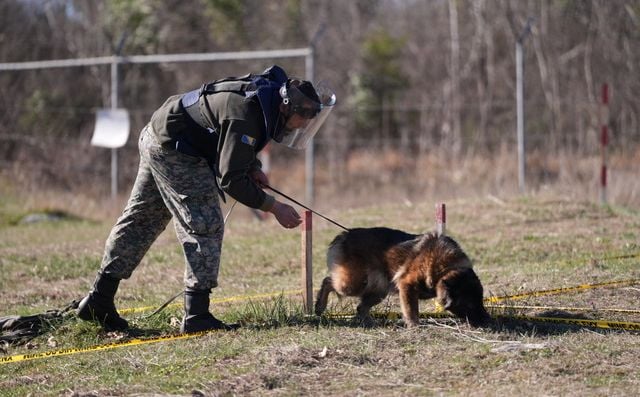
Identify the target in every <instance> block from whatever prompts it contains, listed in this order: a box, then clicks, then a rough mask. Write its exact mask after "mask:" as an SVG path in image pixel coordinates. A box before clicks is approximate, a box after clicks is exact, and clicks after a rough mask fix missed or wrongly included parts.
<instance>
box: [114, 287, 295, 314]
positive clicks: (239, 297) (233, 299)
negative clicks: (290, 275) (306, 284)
mask: <svg viewBox="0 0 640 397" xmlns="http://www.w3.org/2000/svg"><path fill="white" fill-rule="evenodd" d="M299 293H302V290H288V291H280V292H269V293H265V294H255V295H237V296H231V297H228V298H218V299H212V300H211V303H229V302H237V301H245V300H249V299H265V298H272V297H274V296H279V295H295V294H299ZM174 306H182V303H172V304H170V305H167V307H174ZM155 309H157V307H156V306H144V307H132V308H130V309H121V310H118V313H119V314H132V313H144V312H148V311H150V310H155Z"/></svg>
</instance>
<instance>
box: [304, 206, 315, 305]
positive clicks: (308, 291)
mask: <svg viewBox="0 0 640 397" xmlns="http://www.w3.org/2000/svg"><path fill="white" fill-rule="evenodd" d="M311 216H312V213H311V211H308V210H307V211H305V212H304V216H303V218H302V300H303V303H304V310H305V312H306V313H307V314H311V313H312V310H313V259H312V256H313V255H312V247H313V244H312V239H311V234H312V230H313V228H312V217H311Z"/></svg>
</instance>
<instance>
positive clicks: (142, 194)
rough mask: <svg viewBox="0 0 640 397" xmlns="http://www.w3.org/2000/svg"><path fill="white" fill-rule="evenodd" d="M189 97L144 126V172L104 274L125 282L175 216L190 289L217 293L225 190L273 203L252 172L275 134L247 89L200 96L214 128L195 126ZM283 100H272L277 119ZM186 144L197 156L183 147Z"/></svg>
mask: <svg viewBox="0 0 640 397" xmlns="http://www.w3.org/2000/svg"><path fill="white" fill-rule="evenodd" d="M282 73H284V72H282ZM275 94H277V92H275ZM183 98H184V95H174V96H171V97H169V98H168V99H167V100H166V101H165V103H164V104H163V105H162V106H160V107H159V108H158V109H157V110H156V111H155V112H154V114H153V116H152V117H151V120H150V122H149V124H148V125H147V126H146V127H145V128H144V129H143V130H142V133H141V135H140V141H139V149H140V166H139V170H138V175H137V177H136V181H135V184H134V186H133V190H132V192H131V196H130V198H129V202H128V203H127V206H126V208H125V210H124V212H123V214H122V216H121V217H120V219H118V221H117V223H116V225H115V226H114V227H113V229H112V231H111V234H110V235H109V238H108V240H107V243H106V247H105V255H104V258H103V260H102V266H101V273H103V274H105V275H108V276H111V277H112V278H114V279H118V280H120V279H124V278H129V277H130V276H131V274H132V272H133V271H134V270H135V268H136V267H137V266H138V264H139V263H140V261H141V260H142V257H143V256H144V255H145V253H146V252H147V251H148V250H149V248H150V247H151V245H152V244H153V242H154V241H155V239H156V238H157V237H158V235H159V234H160V233H161V232H162V231H163V230H164V229H165V227H166V226H167V224H168V223H169V220H171V218H173V223H174V227H175V230H176V235H177V236H178V240H179V241H180V243H181V244H182V249H183V251H184V255H185V260H186V263H187V266H186V270H185V276H184V283H185V287H187V288H191V289H194V290H210V289H211V288H215V287H216V286H217V285H218V281H217V279H218V269H219V265H220V253H221V246H222V238H223V232H224V224H223V219H222V214H221V210H220V204H219V201H218V200H219V195H218V194H219V193H220V194H222V195H224V193H226V194H228V195H230V196H231V197H232V198H234V199H236V200H238V201H239V202H240V203H242V204H244V205H246V206H248V207H251V208H256V209H260V210H263V211H268V210H269V209H271V207H272V206H273V205H274V202H275V198H274V197H273V196H271V195H268V194H267V193H265V192H264V191H263V190H262V189H261V188H260V186H258V185H257V184H256V182H255V181H254V180H253V179H252V177H251V174H252V173H253V171H255V170H258V169H260V168H261V164H260V162H259V161H258V160H257V158H256V154H257V153H258V152H259V151H260V150H261V149H262V148H264V146H265V145H266V144H267V143H268V141H269V139H270V138H269V137H270V135H269V133H267V130H266V129H267V125H266V124H265V113H264V112H263V109H262V108H261V105H260V103H259V101H258V99H257V98H247V97H246V95H244V93H243V92H227V91H225V92H219V93H213V94H211V95H203V96H201V97H200V98H199V99H198V101H199V102H198V106H199V107H200V109H201V111H202V115H203V116H204V117H205V118H206V120H207V122H208V123H209V124H210V125H211V126H213V129H211V131H209V130H204V129H202V128H201V127H198V126H197V125H196V124H194V121H193V118H192V117H191V116H190V115H189V114H188V112H187V111H186V110H185V108H184V106H183V102H182V101H183ZM278 98H279V96H278ZM279 103H280V102H279V101H277V102H274V103H273V106H274V109H271V110H272V113H271V114H273V115H274V117H276V116H277V115H278V114H279V112H278V111H277V108H278V106H279ZM196 137H199V138H198V139H191V138H196ZM190 139H191V140H190ZM185 143H189V144H190V146H188V147H190V150H191V151H194V152H196V153H195V154H194V153H193V152H189V151H187V152H185V151H183V150H181V149H180V148H181V147H182V148H185V146H181V145H184V144H185ZM190 154H192V155H190ZM223 197H224V196H223Z"/></svg>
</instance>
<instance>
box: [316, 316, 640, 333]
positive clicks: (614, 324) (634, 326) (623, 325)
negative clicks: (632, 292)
mask: <svg viewBox="0 0 640 397" xmlns="http://www.w3.org/2000/svg"><path fill="white" fill-rule="evenodd" d="M371 316H372V317H375V318H382V319H385V320H398V319H400V318H401V317H402V314H401V313H398V312H385V313H381V312H374V313H371ZM326 317H328V318H339V319H349V318H353V317H355V316H354V315H353V314H345V313H337V314H328V315H327V316H326ZM445 317H451V318H453V316H452V315H451V314H448V313H439V312H423V313H420V318H445ZM493 317H494V318H504V319H515V320H522V321H533V322H544V323H556V324H568V325H578V326H582V327H590V328H602V329H622V330H627V331H640V323H635V322H628V321H610V320H587V319H576V318H560V317H531V316H509V315H504V314H498V315H493Z"/></svg>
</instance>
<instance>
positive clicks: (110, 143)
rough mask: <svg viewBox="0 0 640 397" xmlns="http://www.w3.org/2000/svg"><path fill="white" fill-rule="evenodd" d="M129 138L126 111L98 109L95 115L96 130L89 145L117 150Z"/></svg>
mask: <svg viewBox="0 0 640 397" xmlns="http://www.w3.org/2000/svg"><path fill="white" fill-rule="evenodd" d="M127 138H129V112H128V111H127V109H100V110H98V111H97V113H96V128H95V129H94V130H93V137H91V144H92V145H93V146H102V147H107V148H112V149H115V148H119V147H122V146H124V144H125V143H127Z"/></svg>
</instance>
